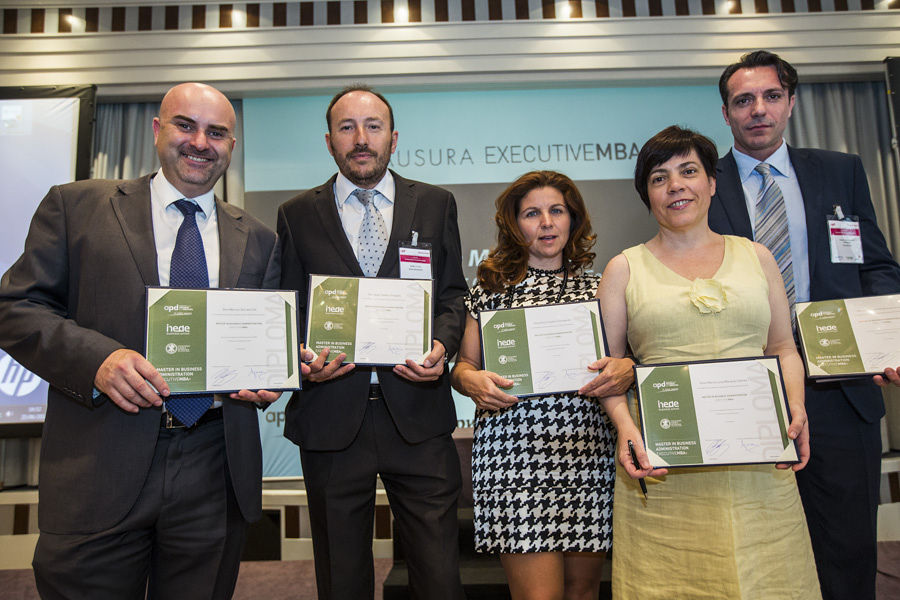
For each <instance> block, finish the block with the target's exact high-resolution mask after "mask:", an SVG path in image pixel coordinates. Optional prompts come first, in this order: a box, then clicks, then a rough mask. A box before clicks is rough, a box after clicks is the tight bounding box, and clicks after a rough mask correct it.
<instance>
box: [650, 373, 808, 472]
mask: <svg viewBox="0 0 900 600" xmlns="http://www.w3.org/2000/svg"><path fill="white" fill-rule="evenodd" d="M634 375H635V384H636V388H637V398H638V409H639V411H640V415H641V432H642V433H643V435H644V443H645V445H646V448H647V455H648V456H649V458H650V463H651V464H652V465H653V466H654V467H695V466H701V465H740V464H754V463H776V462H777V463H791V462H798V457H797V449H796V446H795V445H794V441H793V440H792V439H790V438H789V437H788V435H787V428H788V425H789V424H790V421H791V418H790V411H789V410H788V407H787V395H786V394H785V392H784V381H783V380H782V377H781V365H780V363H779V362H778V358H777V357H770V356H767V357H761V358H740V359H733V360H714V361H702V362H694V363H677V364H676V363H671V364H660V365H635V367H634Z"/></svg>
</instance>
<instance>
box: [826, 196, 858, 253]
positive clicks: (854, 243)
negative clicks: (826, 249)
mask: <svg viewBox="0 0 900 600" xmlns="http://www.w3.org/2000/svg"><path fill="white" fill-rule="evenodd" d="M834 212H835V214H833V215H828V217H827V218H826V223H827V224H828V243H829V245H830V246H831V262H833V263H853V264H858V265H861V264H862V262H863V249H862V235H861V234H860V230H859V217H856V216H853V215H848V216H845V215H844V213H843V211H842V210H841V207H840V206H835V207H834Z"/></svg>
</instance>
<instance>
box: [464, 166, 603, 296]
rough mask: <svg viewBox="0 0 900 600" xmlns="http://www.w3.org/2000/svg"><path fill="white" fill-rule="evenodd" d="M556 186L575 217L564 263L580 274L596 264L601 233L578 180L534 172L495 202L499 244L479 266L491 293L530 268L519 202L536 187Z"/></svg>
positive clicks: (522, 276)
mask: <svg viewBox="0 0 900 600" xmlns="http://www.w3.org/2000/svg"><path fill="white" fill-rule="evenodd" d="M544 187H552V188H555V189H556V190H558V191H559V193H561V194H562V196H563V199H564V201H565V203H566V208H567V209H568V210H569V215H570V217H571V221H572V224H571V227H570V228H569V239H568V241H567V242H566V246H565V248H563V264H564V265H566V266H567V267H568V268H569V270H570V272H573V273H578V272H580V271H582V270H584V269H586V268H588V267H590V266H591V265H592V264H593V263H594V256H595V255H594V253H593V252H591V248H592V247H593V245H594V240H596V239H597V236H596V235H594V233H593V232H592V230H591V218H590V217H589V216H588V213H587V208H586V207H585V205H584V198H582V197H581V192H579V191H578V188H577V187H575V182H573V181H572V180H571V179H569V178H568V177H566V176H565V175H563V174H562V173H557V172H556V171H531V172H530V173H525V174H524V175H522V176H521V177H519V178H518V179H516V180H515V181H514V182H512V184H510V186H509V187H508V188H506V190H504V192H503V193H502V194H500V196H499V197H498V198H497V200H496V202H495V203H494V204H495V205H496V207H497V213H496V214H495V215H494V221H495V222H496V223H497V245H496V246H494V247H493V248H492V249H491V251H490V252H489V253H488V255H487V258H485V259H484V260H483V261H482V262H481V264H479V265H478V271H477V275H478V284H479V285H480V286H481V287H482V288H484V289H485V290H487V291H489V292H495V293H497V292H502V291H504V290H505V289H506V288H507V287H509V286H512V285H516V284H517V283H519V282H521V281H522V280H523V279H525V274H526V273H527V271H528V244H527V243H526V242H525V238H524V237H523V236H522V232H521V230H520V229H519V223H518V216H519V205H520V204H521V201H522V198H524V197H525V196H526V195H528V193H529V192H531V191H532V190H536V189H540V188H544Z"/></svg>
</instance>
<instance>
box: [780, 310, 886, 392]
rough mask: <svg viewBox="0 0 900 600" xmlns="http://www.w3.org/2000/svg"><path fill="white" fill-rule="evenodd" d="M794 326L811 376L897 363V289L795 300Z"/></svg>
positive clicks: (859, 372) (861, 372)
mask: <svg viewBox="0 0 900 600" xmlns="http://www.w3.org/2000/svg"><path fill="white" fill-rule="evenodd" d="M796 308H797V331H798V332H799V334H800V348H801V351H802V352H803V359H804V362H805V363H806V373H807V374H808V375H809V376H810V377H811V378H812V379H845V378H850V377H868V376H870V375H875V374H878V373H883V372H884V370H885V369H886V368H887V367H891V368H897V366H900V294H894V295H890V296H869V297H868V298H847V299H845V300H822V301H819V302H798V303H797V305H796Z"/></svg>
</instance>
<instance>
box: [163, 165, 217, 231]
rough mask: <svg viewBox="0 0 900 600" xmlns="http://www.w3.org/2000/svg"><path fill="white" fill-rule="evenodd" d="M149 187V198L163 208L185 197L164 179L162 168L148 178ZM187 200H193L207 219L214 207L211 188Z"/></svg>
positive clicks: (214, 199)
mask: <svg viewBox="0 0 900 600" xmlns="http://www.w3.org/2000/svg"><path fill="white" fill-rule="evenodd" d="M150 189H151V191H152V194H151V198H152V199H153V201H154V202H159V203H161V205H162V207H163V210H165V209H167V208H169V205H170V204H172V203H173V202H176V201H178V200H181V199H182V198H185V196H184V194H182V193H181V192H179V191H178V190H177V189H176V188H175V186H174V185H172V184H171V183H170V182H169V180H168V179H166V176H165V175H164V174H163V170H162V169H160V170H159V171H157V172H156V175H154V176H153V179H151V180H150ZM187 200H191V201H193V202H195V203H196V204H197V206H199V207H200V210H202V211H203V216H204V218H207V219H208V218H209V217H210V215H212V214H213V210H215V208H216V195H215V192H213V191H212V190H209V191H208V192H206V193H205V194H201V195H200V196H197V197H196V198H187Z"/></svg>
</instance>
